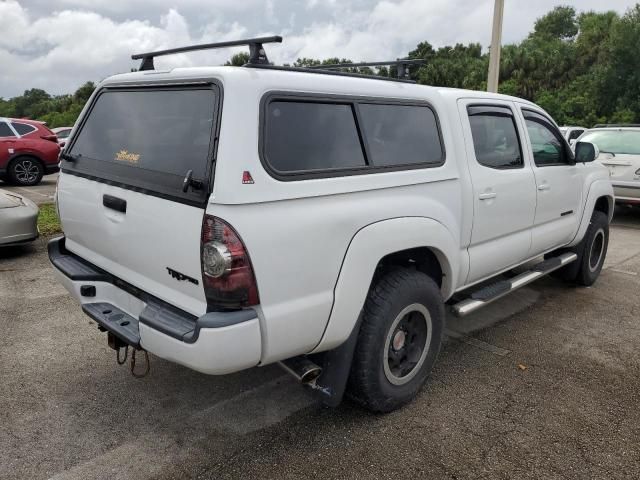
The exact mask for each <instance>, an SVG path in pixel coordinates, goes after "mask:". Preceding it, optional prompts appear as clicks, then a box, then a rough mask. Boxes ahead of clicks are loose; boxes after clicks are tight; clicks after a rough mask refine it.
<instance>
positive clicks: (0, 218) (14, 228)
mask: <svg viewBox="0 0 640 480" xmlns="http://www.w3.org/2000/svg"><path fill="white" fill-rule="evenodd" d="M36 238H38V207H37V206H36V204H35V203H33V202H32V201H31V200H29V199H28V198H26V197H23V196H22V195H18V194H17V193H13V192H9V191H7V190H0V247H5V246H9V245H18V244H22V243H28V242H32V241H33V240H35V239H36Z"/></svg>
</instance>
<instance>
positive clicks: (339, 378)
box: [312, 313, 362, 407]
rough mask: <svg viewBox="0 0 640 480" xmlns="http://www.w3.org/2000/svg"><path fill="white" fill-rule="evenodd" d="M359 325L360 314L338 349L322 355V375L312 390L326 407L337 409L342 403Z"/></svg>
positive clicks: (360, 321) (360, 320)
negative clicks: (347, 336) (349, 333)
mask: <svg viewBox="0 0 640 480" xmlns="http://www.w3.org/2000/svg"><path fill="white" fill-rule="evenodd" d="M361 323H362V313H361V314H360V315H359V316H358V321H357V322H356V324H355V326H354V327H353V330H352V331H351V335H349V338H348V339H347V340H346V341H345V342H344V343H343V344H342V345H340V346H339V347H336V348H334V349H333V350H329V351H328V352H325V353H324V354H323V359H322V374H321V375H320V377H318V379H317V380H316V381H315V385H314V386H313V387H312V388H313V391H314V393H316V394H317V396H318V398H319V399H320V400H321V401H322V404H323V405H326V406H327V407H337V406H338V405H340V403H341V402H342V398H343V397H344V392H345V390H346V389H347V382H348V380H349V374H350V373H351V363H352V362H353V354H354V352H355V351H356V345H357V343H358V334H359V333H360V324H361Z"/></svg>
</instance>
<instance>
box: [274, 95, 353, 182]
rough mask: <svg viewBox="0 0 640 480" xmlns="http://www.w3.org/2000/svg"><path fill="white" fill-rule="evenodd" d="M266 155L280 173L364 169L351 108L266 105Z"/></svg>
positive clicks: (330, 104)
mask: <svg viewBox="0 0 640 480" xmlns="http://www.w3.org/2000/svg"><path fill="white" fill-rule="evenodd" d="M265 155H266V158H267V161H268V162H269V164H270V165H271V166H272V167H273V168H274V169H276V170H278V171H280V172H296V171H309V170H320V169H323V170H324V169H332V168H346V167H363V166H365V160H364V154H363V152H362V146H361V144H360V138H359V136H358V130H357V127H356V122H355V116H354V112H353V107H352V106H351V105H350V104H335V103H312V102H291V101H274V102H271V103H269V106H268V108H267V118H266V132H265Z"/></svg>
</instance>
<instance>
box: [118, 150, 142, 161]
mask: <svg viewBox="0 0 640 480" xmlns="http://www.w3.org/2000/svg"><path fill="white" fill-rule="evenodd" d="M114 160H118V161H120V162H129V163H133V164H136V163H138V160H140V154H139V153H130V152H128V151H127V150H120V151H119V152H118V153H116V156H115V157H114Z"/></svg>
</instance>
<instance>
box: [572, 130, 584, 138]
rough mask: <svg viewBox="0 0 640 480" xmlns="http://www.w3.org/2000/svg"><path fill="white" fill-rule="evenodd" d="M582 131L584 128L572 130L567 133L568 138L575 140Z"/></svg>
mask: <svg viewBox="0 0 640 480" xmlns="http://www.w3.org/2000/svg"><path fill="white" fill-rule="evenodd" d="M582 132H584V130H573V131H572V132H571V133H570V134H569V140H575V139H576V138H578V137H579V136H580V135H582Z"/></svg>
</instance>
